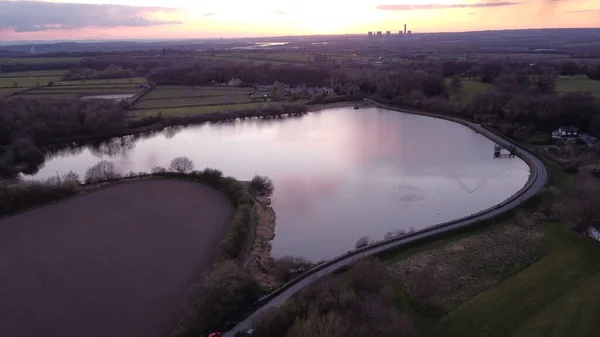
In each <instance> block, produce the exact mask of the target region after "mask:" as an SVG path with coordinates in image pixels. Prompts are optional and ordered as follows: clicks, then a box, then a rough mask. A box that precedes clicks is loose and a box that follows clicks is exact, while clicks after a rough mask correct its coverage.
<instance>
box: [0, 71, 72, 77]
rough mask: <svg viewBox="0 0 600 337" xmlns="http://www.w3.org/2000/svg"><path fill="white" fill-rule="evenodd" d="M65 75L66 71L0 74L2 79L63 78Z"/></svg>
mask: <svg viewBox="0 0 600 337" xmlns="http://www.w3.org/2000/svg"><path fill="white" fill-rule="evenodd" d="M65 73H66V71H65V70H38V71H19V72H14V73H0V78H19V77H48V76H63V75H64V74H65Z"/></svg>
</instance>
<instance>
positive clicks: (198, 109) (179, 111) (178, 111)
mask: <svg viewBox="0 0 600 337" xmlns="http://www.w3.org/2000/svg"><path fill="white" fill-rule="evenodd" d="M279 105H280V104H278V103H264V102H262V103H246V104H229V105H204V106H192V107H183V108H164V109H150V110H136V111H137V115H138V116H154V115H158V114H162V115H163V116H169V115H197V114H205V113H213V112H222V111H237V110H245V109H256V108H261V107H268V106H269V107H270V106H279Z"/></svg>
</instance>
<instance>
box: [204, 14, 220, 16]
mask: <svg viewBox="0 0 600 337" xmlns="http://www.w3.org/2000/svg"><path fill="white" fill-rule="evenodd" d="M215 15H217V13H206V14H204V16H215Z"/></svg>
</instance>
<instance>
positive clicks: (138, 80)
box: [54, 77, 146, 86]
mask: <svg viewBox="0 0 600 337" xmlns="http://www.w3.org/2000/svg"><path fill="white" fill-rule="evenodd" d="M144 82H146V79H145V78H143V77H135V78H117V79H110V80H84V81H61V82H56V83H55V84H54V86H88V85H106V84H128V85H135V84H136V83H144Z"/></svg>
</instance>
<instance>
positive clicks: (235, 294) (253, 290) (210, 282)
mask: <svg viewBox="0 0 600 337" xmlns="http://www.w3.org/2000/svg"><path fill="white" fill-rule="evenodd" d="M259 291H260V289H259V287H258V285H257V284H256V281H254V279H253V278H252V277H251V276H250V274H249V273H248V272H246V271H245V270H243V269H242V268H240V267H239V266H238V265H237V264H236V263H234V262H233V261H228V262H224V263H220V264H218V265H216V266H215V269H214V270H213V272H212V273H211V274H210V275H209V276H208V277H207V278H206V279H205V280H204V283H203V286H202V290H201V292H200V298H199V299H198V301H197V308H196V309H197V310H196V311H197V312H198V313H199V316H198V317H197V318H196V321H195V327H194V329H193V330H195V331H194V332H195V335H198V334H202V333H210V332H213V331H218V330H221V329H223V323H224V322H231V321H235V320H236V319H238V318H239V317H240V316H241V315H242V314H243V313H245V312H246V311H247V310H249V309H250V308H251V307H252V303H254V302H255V301H256V300H257V299H258V296H259Z"/></svg>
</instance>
